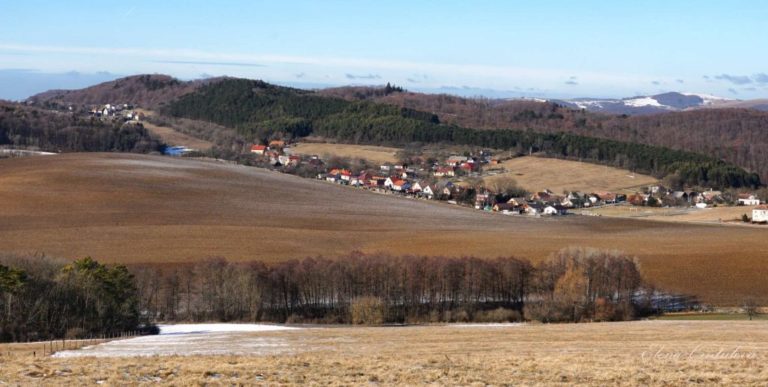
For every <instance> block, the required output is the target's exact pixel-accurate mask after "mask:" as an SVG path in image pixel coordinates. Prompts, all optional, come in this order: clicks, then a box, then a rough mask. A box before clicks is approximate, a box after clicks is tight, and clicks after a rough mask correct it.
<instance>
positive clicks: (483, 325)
mask: <svg viewBox="0 0 768 387" xmlns="http://www.w3.org/2000/svg"><path fill="white" fill-rule="evenodd" d="M523 325H525V323H476V324H448V325H446V326H447V327H457V328H512V327H521V326H523Z"/></svg>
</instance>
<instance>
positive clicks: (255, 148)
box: [251, 140, 320, 167]
mask: <svg viewBox="0 0 768 387" xmlns="http://www.w3.org/2000/svg"><path fill="white" fill-rule="evenodd" d="M289 149H290V145H289V144H288V143H286V142H285V141H283V140H272V141H270V142H269V144H267V145H262V144H255V145H252V146H251V154H253V155H257V156H261V157H264V158H265V159H268V160H269V164H270V165H272V166H275V167H277V166H298V165H299V164H301V161H302V159H301V156H299V155H292V154H288V153H287V152H286V151H287V150H289ZM314 160H316V161H319V160H320V159H319V158H318V157H317V156H315V157H314Z"/></svg>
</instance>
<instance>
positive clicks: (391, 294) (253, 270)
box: [0, 248, 654, 341]
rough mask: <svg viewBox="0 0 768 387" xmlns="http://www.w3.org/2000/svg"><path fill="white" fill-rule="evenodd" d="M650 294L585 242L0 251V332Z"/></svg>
mask: <svg viewBox="0 0 768 387" xmlns="http://www.w3.org/2000/svg"><path fill="white" fill-rule="evenodd" d="M651 294H653V292H652V291H651V290H649V289H648V287H647V285H646V284H645V283H644V282H643V279H642V276H641V274H640V270H639V268H638V265H637V262H636V260H635V259H634V258H633V257H631V256H628V255H626V254H623V253H621V252H616V251H603V250H595V249H587V248H568V249H563V250H561V251H559V252H557V253H555V254H553V255H552V256H550V257H549V258H548V259H545V260H542V261H540V262H537V263H536V264H533V263H531V262H530V261H528V260H526V259H522V258H515V257H500V258H495V259H481V258H477V257H442V256H392V255H389V254H384V253H376V254H363V253H359V252H353V253H350V254H347V255H345V256H341V257H338V258H334V259H329V258H323V257H308V258H304V259H295V260H289V261H284V262H279V263H274V264H266V263H263V262H259V261H251V262H228V261H226V260H225V259H222V258H212V259H209V260H206V261H202V262H197V263H190V264H180V265H178V266H175V267H167V266H166V267H151V266H146V265H143V266H140V267H138V266H137V267H133V268H128V267H126V266H123V265H104V264H101V263H99V262H97V261H95V260H93V259H91V258H84V259H80V260H76V261H74V262H67V261H62V260H58V259H52V258H48V257H44V256H32V257H19V256H0V295H1V296H2V297H0V311H2V313H0V340H1V341H25V340H47V339H53V338H62V337H68V338H80V337H88V336H94V335H95V336H98V335H101V334H116V333H120V332H124V331H136V330H141V331H144V332H152V331H153V325H152V323H155V322H203V321H223V322H261V321H263V322H280V323H283V322H288V323H341V324H350V323H363V324H382V323H424V322H505V321H523V320H537V321H542V322H582V321H619V320H630V319H634V318H636V317H639V316H643V315H647V314H649V313H651V312H653V311H654V306H653V300H652V299H651V298H650V295H651ZM646 295H648V296H646Z"/></svg>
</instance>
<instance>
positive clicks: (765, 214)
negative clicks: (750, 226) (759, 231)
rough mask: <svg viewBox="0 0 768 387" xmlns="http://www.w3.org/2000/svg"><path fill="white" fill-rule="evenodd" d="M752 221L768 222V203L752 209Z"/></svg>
mask: <svg viewBox="0 0 768 387" xmlns="http://www.w3.org/2000/svg"><path fill="white" fill-rule="evenodd" d="M752 223H768V205H765V204H763V205H759V206H757V207H755V208H754V209H753V210H752Z"/></svg>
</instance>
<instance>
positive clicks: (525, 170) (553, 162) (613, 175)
mask: <svg viewBox="0 0 768 387" xmlns="http://www.w3.org/2000/svg"><path fill="white" fill-rule="evenodd" d="M497 168H503V170H504V171H505V172H504V173H500V174H498V175H495V176H492V177H488V178H486V180H488V181H493V180H495V179H499V178H501V177H503V176H506V177H511V178H513V179H515V180H516V181H517V183H518V184H519V185H520V186H521V187H523V188H525V189H527V190H529V191H531V192H536V191H543V190H544V189H549V190H551V191H552V192H555V193H557V194H560V193H562V192H563V191H564V190H569V191H570V190H574V191H581V192H600V191H609V192H624V193H626V192H635V191H636V189H635V188H637V187H641V186H647V185H651V184H655V183H656V182H657V180H656V179H655V178H653V177H651V176H647V175H642V174H634V173H631V172H629V171H627V170H625V169H619V168H613V167H607V166H602V165H597V164H589V163H582V162H578V161H569V160H559V159H548V158H543V157H531V156H526V157H518V158H514V159H511V160H507V161H505V162H503V163H501V164H500V165H498V166H497Z"/></svg>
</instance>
